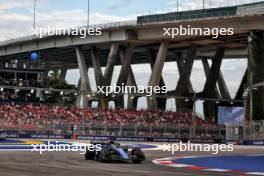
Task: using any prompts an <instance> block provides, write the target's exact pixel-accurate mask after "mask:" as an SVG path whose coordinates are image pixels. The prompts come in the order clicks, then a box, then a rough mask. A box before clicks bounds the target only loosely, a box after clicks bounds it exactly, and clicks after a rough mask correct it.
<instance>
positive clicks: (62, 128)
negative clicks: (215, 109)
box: [0, 121, 264, 142]
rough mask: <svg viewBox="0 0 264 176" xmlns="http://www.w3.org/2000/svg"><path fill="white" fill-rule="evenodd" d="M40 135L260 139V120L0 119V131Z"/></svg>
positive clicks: (262, 137)
mask: <svg viewBox="0 0 264 176" xmlns="http://www.w3.org/2000/svg"><path fill="white" fill-rule="evenodd" d="M1 131H2V132H3V131H4V132H8V133H19V134H40V135H68V136H73V135H77V136H78V135H79V136H82V135H83V136H116V137H121V136H122V137H123V136H126V137H153V138H174V139H191V138H193V139H215V140H227V141H236V142H239V141H240V142H241V141H249V140H250V141H252V140H254V141H264V123H262V122H254V123H252V124H251V125H248V126H243V127H242V126H237V125H224V126H212V125H201V126H199V125H196V126H194V125H171V124H159V126H157V125H136V124H125V125H124V124H119V125H116V124H115V125H111V124H93V123H90V122H84V123H79V124H72V123H71V124H69V123H66V122H57V121H54V123H49V124H45V125H43V124H41V123H38V122H37V123H36V124H31V125H17V126H8V125H6V124H4V123H2V122H1V121H0V132H1Z"/></svg>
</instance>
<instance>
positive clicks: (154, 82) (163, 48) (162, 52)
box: [148, 41, 169, 109]
mask: <svg viewBox="0 0 264 176" xmlns="http://www.w3.org/2000/svg"><path fill="white" fill-rule="evenodd" d="M168 47H169V42H168V41H163V42H162V43H161V44H160V47H159V51H158V53H157V56H156V59H155V64H154V65H153V68H152V73H151V76H150V80H149V83H148V86H152V87H154V86H159V85H160V82H161V79H162V77H161V74H162V70H163V67H164V64H165V61H166V56H167V51H168ZM148 108H149V109H157V108H158V102H157V100H156V99H155V98H153V97H149V98H148Z"/></svg>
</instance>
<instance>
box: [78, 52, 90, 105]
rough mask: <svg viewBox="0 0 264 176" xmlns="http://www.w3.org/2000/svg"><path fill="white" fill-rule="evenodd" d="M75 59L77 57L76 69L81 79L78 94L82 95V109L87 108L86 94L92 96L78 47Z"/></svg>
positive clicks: (84, 64)
mask: <svg viewBox="0 0 264 176" xmlns="http://www.w3.org/2000/svg"><path fill="white" fill-rule="evenodd" d="M76 57H77V63H78V68H79V71H80V77H81V79H80V80H81V83H80V84H81V85H80V92H81V95H82V97H83V98H82V104H83V107H87V106H88V101H89V98H88V96H87V95H88V94H92V89H91V86H90V80H89V77H88V69H87V66H86V62H85V59H84V56H83V53H82V50H81V48H80V47H76Z"/></svg>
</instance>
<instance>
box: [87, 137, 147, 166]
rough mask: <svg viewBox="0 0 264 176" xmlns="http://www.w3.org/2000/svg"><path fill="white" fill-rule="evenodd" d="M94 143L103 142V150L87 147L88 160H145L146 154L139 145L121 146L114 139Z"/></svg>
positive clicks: (135, 161) (139, 161) (137, 161)
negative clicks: (92, 149) (90, 149)
mask: <svg viewBox="0 0 264 176" xmlns="http://www.w3.org/2000/svg"><path fill="white" fill-rule="evenodd" d="M93 144H94V145H97V144H101V147H102V150H101V151H89V150H88V149H86V153H85V155H84V156H85V159H86V160H97V161H102V162H109V161H132V162H134V163H141V162H142V161H144V160H145V154H144V153H143V151H142V150H141V148H139V147H134V146H130V147H128V146H121V145H120V144H119V143H117V142H114V141H108V142H100V143H93Z"/></svg>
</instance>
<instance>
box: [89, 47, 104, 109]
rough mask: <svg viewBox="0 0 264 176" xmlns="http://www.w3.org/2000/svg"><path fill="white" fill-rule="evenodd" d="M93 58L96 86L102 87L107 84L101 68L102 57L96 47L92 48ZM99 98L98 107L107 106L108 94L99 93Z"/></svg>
mask: <svg viewBox="0 0 264 176" xmlns="http://www.w3.org/2000/svg"><path fill="white" fill-rule="evenodd" d="M91 58H92V63H93V68H94V75H95V81H96V86H100V87H102V86H104V85H105V82H104V77H103V72H102V69H101V63H100V58H99V55H98V49H97V48H96V47H92V48H91ZM97 98H98V107H100V108H106V107H107V100H106V96H105V95H97Z"/></svg>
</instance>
